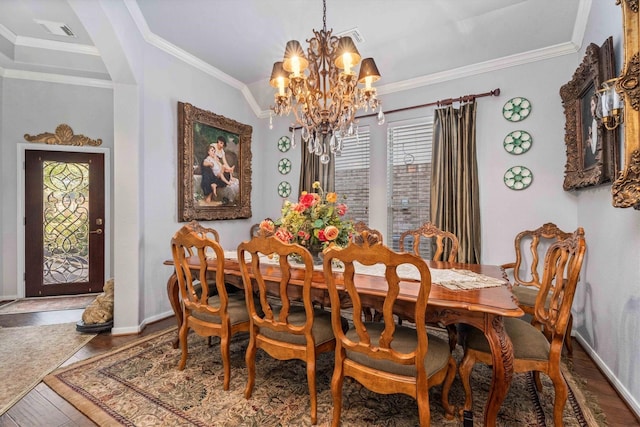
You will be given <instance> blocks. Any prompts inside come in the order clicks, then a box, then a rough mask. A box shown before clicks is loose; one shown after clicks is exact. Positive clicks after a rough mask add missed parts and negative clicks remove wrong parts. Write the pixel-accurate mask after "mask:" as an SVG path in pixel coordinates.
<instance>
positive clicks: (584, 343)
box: [574, 331, 640, 419]
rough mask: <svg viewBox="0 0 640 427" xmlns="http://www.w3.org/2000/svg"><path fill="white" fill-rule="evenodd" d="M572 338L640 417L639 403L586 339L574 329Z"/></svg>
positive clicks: (639, 417)
mask: <svg viewBox="0 0 640 427" xmlns="http://www.w3.org/2000/svg"><path fill="white" fill-rule="evenodd" d="M574 338H575V339H577V340H578V342H579V343H580V344H581V345H582V347H583V348H584V350H585V351H586V352H587V354H588V355H589V356H590V357H591V359H592V360H593V361H594V363H595V364H596V365H598V368H600V370H601V371H602V373H603V374H604V375H605V376H606V377H607V379H608V380H609V382H611V385H612V386H613V388H615V389H616V391H617V392H618V393H619V394H620V396H621V397H622V399H623V400H624V401H625V402H626V404H627V405H628V406H629V408H630V409H631V411H632V412H633V413H634V414H635V416H636V417H637V418H638V419H640V403H638V401H637V400H636V399H635V398H634V397H633V396H632V395H631V394H630V393H629V390H627V388H626V387H625V386H624V385H623V384H622V383H621V382H620V381H619V380H618V378H617V377H616V376H615V374H614V373H613V372H612V371H611V369H609V367H608V366H607V365H606V364H605V363H604V361H603V360H602V359H601V358H600V356H598V353H596V351H595V350H594V349H593V348H592V347H591V346H590V345H589V343H587V341H586V340H585V339H584V338H583V337H582V335H580V334H579V333H577V332H575V331H574Z"/></svg>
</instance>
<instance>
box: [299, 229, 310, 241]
mask: <svg viewBox="0 0 640 427" xmlns="http://www.w3.org/2000/svg"><path fill="white" fill-rule="evenodd" d="M298 237H300V238H301V239H302V240H309V237H311V236H310V235H309V233H307V232H306V231H304V230H300V231H298Z"/></svg>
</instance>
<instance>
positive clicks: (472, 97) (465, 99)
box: [289, 88, 500, 132]
mask: <svg viewBox="0 0 640 427" xmlns="http://www.w3.org/2000/svg"><path fill="white" fill-rule="evenodd" d="M499 95H500V88H496V89H494V90H491V91H489V92H484V93H476V94H473V95H464V96H459V97H457V98H447V99H441V100H439V101H434V102H428V103H426V104H420V105H412V106H411V107H403V108H396V109H395V110H390V111H384V114H385V115H387V114H393V113H399V112H400V111H408V110H415V109H417V108H424V107H431V106H433V105H436V106H438V107H444V106H445V105H451V104H453V103H454V102H468V101H473V100H475V99H476V98H483V97H485V96H499ZM377 114H378V113H371V114H365V115H364V116H358V117H356V119H364V118H365V117H373V116H376V115H377ZM294 129H300V126H296V127H291V126H289V132H291V131H292V130H294Z"/></svg>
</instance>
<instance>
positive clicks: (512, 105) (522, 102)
mask: <svg viewBox="0 0 640 427" xmlns="http://www.w3.org/2000/svg"><path fill="white" fill-rule="evenodd" d="M530 113H531V102H529V100H528V99H527V98H523V97H521V96H517V97H515V98H511V99H510V100H508V101H507V102H506V103H505V104H504V107H502V115H503V116H504V118H505V119H507V120H509V121H510V122H519V121H521V120H524V119H526V118H527V117H529V114H530Z"/></svg>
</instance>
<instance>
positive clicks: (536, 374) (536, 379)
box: [533, 371, 542, 393]
mask: <svg viewBox="0 0 640 427" xmlns="http://www.w3.org/2000/svg"><path fill="white" fill-rule="evenodd" d="M533 380H534V382H535V383H536V390H538V393H541V392H542V380H541V379H540V372H538V371H533Z"/></svg>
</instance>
